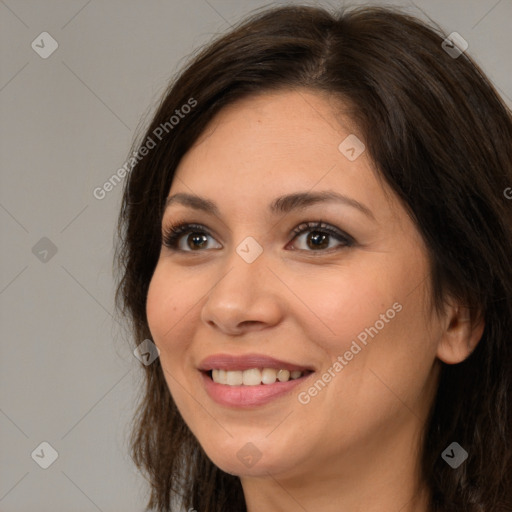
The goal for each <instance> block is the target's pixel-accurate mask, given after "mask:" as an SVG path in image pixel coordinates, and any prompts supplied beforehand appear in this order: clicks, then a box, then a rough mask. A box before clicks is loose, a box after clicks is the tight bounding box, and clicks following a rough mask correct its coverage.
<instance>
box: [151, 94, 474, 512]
mask: <svg viewBox="0 0 512 512" xmlns="http://www.w3.org/2000/svg"><path fill="white" fill-rule="evenodd" d="M351 133H355V134H356V135H358V136H359V138H362V136H361V135H360V134H358V131H357V128H355V127H354V125H353V124H352V123H351V122H350V119H349V118H348V116H347V115H345V114H344V113H343V105H342V104H339V103H337V102H335V101H334V100H333V99H332V98H330V97H328V96H326V95H324V94H320V93H317V92H313V91H308V90H296V91H290V90H285V91H279V92H273V93H266V94H261V95H258V96H256V97H254V96H253V97H251V98H247V99H244V100H241V101H239V102H237V103H236V104H233V105H230V106H228V107H225V108H224V109H223V110H222V111H221V112H220V113H219V114H218V115H217V116H216V117H215V118H214V119H213V121H212V122H211V123H210V125H209V127H208V128H207V130H206V131H205V133H203V135H202V136H201V137H200V138H199V140H198V141H197V142H196V144H195V145H194V146H193V147H192V148H191V150H190V151H189V152H188V153H187V154H186V155H185V156H184V158H183V159H182V161H181V162H180V165H179V167H178V169H177V172H176V175H175V179H174V180H173V183H172V186H171V189H170V191H169V196H172V195H174V194H176V193H180V192H183V193H189V194H195V195H199V196H202V197H204V198H207V199H209V200H210V201H212V202H214V203H215V204H216V205H217V207H218V209H219V214H218V215H212V214H210V213H206V212H203V211H199V210H195V209H193V208H191V207H190V206H185V205H182V204H178V203H176V202H175V203H173V204H171V205H169V207H168V208H167V209H166V211H165V214H164V217H163V221H162V227H163V229H164V230H165V228H166V227H167V226H169V224H170V223H172V222H177V221H180V222H181V221H184V222H193V223H196V224H200V225H202V226H204V227H205V228H207V230H208V232H209V233H210V234H209V235H208V236H207V237H206V241H207V243H206V245H203V246H200V247H199V248H197V243H196V244H195V245H194V240H193V238H192V237H190V236H188V235H189V234H187V233H185V234H184V235H182V238H181V241H180V244H181V245H180V247H182V249H183V251H182V252H179V251H175V250H172V249H170V248H168V247H165V246H163V247H162V250H161V254H160V258H159V261H158V264H157V267H156V270H155V273H154V275H153V278H152V281H151V284H150V288H149V293H148V297H147V316H148V322H149V326H150V329H151V333H152V335H153V339H154V342H155V344H156V345H157V347H158V348H159V350H160V359H161V363H162V367H163V369H164V374H165V378H166V382H167V384H168V386H169V389H170V392H171V394H172V396H173V398H174V400H175V402H176V404H177V406H178V408H179V410H180V412H181V414H182V416H183V418H184V420H185V421H186V423H187V424H188V426H189V427H190V429H191V430H192V432H193V433H194V435H195V436H196V437H197V439H198V441H199V442H200V444H201V445H202V447H203V448H204V450H205V451H206V453H207V455H208V456H209V457H210V458H211V460H212V461H213V462H214V463H215V464H216V465H217V466H219V467H220V468H221V469H223V470H224V471H226V472H229V473H231V474H235V475H238V476H240V478H241V482H242V486H243V489H244V494H245V497H246V502H247V507H248V510H249V512H256V511H258V510H269V511H289V510H291V509H292V507H293V509H294V510H307V511H313V510H322V511H323V512H329V511H337V512H339V511H343V512H356V511H363V510H364V511H366V512H373V511H375V512H377V511H378V512H383V511H384V512H387V511H389V512H391V511H398V510H400V511H401V512H408V511H411V512H412V511H415V512H423V511H427V510H428V508H427V505H426V503H427V498H428V491H427V489H426V488H425V485H424V483H423V482H422V480H421V476H420V472H419V469H418V468H419V457H420V452H419V447H420V443H421V441H420V437H421V435H422V432H423V429H424V423H425V419H426V417H427V414H428V411H429V409H430V407H431V405H432V402H433V397H434V394H435V390H436V386H437V380H438V374H439V367H440V364H439V360H443V361H445V362H448V363H456V362H459V361H462V360H463V359H464V358H465V357H467V356H468V355H469V353H470V352H471V351H472V350H473V349H474V346H475V345H476V343H477V342H478V340H479V339H480V336H481V334H482V330H483V325H476V326H472V325H470V324H469V322H468V321H467V310H466V309H465V308H463V307H462V306H461V305H459V304H456V303H454V302H452V303H449V304H447V306H446V310H445V312H444V314H442V315H436V314H434V313H432V312H431V311H430V309H429V307H428V306H427V304H429V302H428V300H429V298H430V293H431V291H430V288H429V279H428V278H429V262H428V258H427V250H426V247H425V245H424V242H423V240H422V238H421V236H420V234H419V232H418V230H417V229H416V227H415V226H414V224H413V223H412V221H411V219H410V218H409V217H408V215H407V214H406V212H405V209H404V208H403V207H402V205H401V204H400V203H399V201H398V199H397V197H396V195H395V194H394V193H393V192H392V191H391V189H390V188H388V187H387V186H386V185H385V184H384V183H383V182H382V181H381V180H380V179H379V178H378V177H377V174H376V172H375V171H374V170H373V167H372V162H371V160H370V158H369V156H368V153H367V152H366V151H364V152H363V153H362V154H361V155H360V156H359V157H358V158H357V159H356V160H354V161H350V160H349V159H348V158H346V156H345V155H344V154H342V153H341V152H340V151H339V150H338V145H339V144H340V142H341V141H343V140H344V139H345V138H346V137H347V136H348V135H349V134H351ZM327 190H330V191H335V192H338V193H340V194H344V195H346V196H348V197H350V198H352V199H354V200H356V201H358V202H360V203H362V204H363V205H365V206H366V207H367V208H369V209H370V210H371V212H372V215H373V217H374V218H370V217H369V216H367V215H365V214H364V213H362V212H361V211H359V210H358V209H356V208H354V207H351V206H349V205H346V204H342V203H337V202H332V201H331V202H323V203H318V204H314V205H310V206H308V207H306V208H303V209H301V210H292V211H290V212H287V213H286V214H283V213H278V214H271V213H269V211H268V205H269V204H270V203H271V202H272V201H273V200H274V199H275V198H276V197H277V196H281V195H285V194H291V193H295V192H310V191H311V192H319V191H327ZM309 221H311V222H314V221H323V222H325V223H326V224H328V225H330V226H333V227H336V228H338V229H340V230H342V231H344V232H346V233H348V234H349V235H350V236H351V237H352V238H353V239H354V240H355V242H354V245H353V246H345V245H343V243H342V242H339V241H338V240H336V238H334V237H332V236H331V237H330V238H328V239H327V240H328V242H326V244H327V243H328V247H327V248H321V249H317V248H316V246H315V245H314V244H312V243H311V240H310V241H309V243H308V237H309V238H310V239H311V236H312V235H314V233H315V232H316V231H318V229H317V228H312V229H309V230H308V231H306V232H304V233H303V234H301V235H298V236H297V237H296V238H294V237H295V235H294V234H290V233H291V231H292V230H293V229H294V228H295V227H297V226H298V225H300V224H301V223H303V222H309ZM192 231H194V230H192ZM196 236H197V235H196ZM248 236H252V237H253V238H254V239H255V240H256V241H257V242H258V243H259V244H260V246H261V247H262V248H263V253H262V254H261V255H260V256H259V257H258V258H257V259H256V260H255V261H254V262H253V263H250V264H249V263H247V262H245V261H244V260H243V259H242V258H241V257H240V256H239V255H238V254H237V252H236V248H237V246H238V245H239V244H240V243H241V242H242V241H243V240H244V239H245V238H246V237H248ZM187 237H188V238H187ZM200 241H203V240H202V239H201V240H200ZM186 251H188V252H186ZM395 303H398V304H399V305H401V306H402V309H401V311H400V312H397V313H396V315H395V316H394V318H393V319H391V320H389V321H388V322H385V326H384V327H383V328H382V329H380V330H379V332H378V334H377V335H376V336H375V337H374V338H369V339H368V342H367V345H366V346H363V347H362V349H361V351H360V352H358V353H357V354H356V355H355V356H354V357H353V359H352V360H351V361H349V362H348V364H347V365H346V366H344V367H343V370H342V371H339V372H337V373H336V372H334V373H335V377H333V378H332V379H331V381H330V382H329V383H328V385H326V386H325V387H324V388H323V389H322V390H321V391H320V392H318V393H317V395H316V396H314V397H311V400H310V401H309V403H307V404H303V403H300V402H299V400H298V397H297V395H298V393H300V392H301V391H302V392H304V391H306V392H307V390H308V389H309V388H310V387H311V386H312V385H313V384H314V382H315V381H316V380H318V378H320V377H321V376H322V374H323V373H324V372H325V371H327V369H328V368H330V367H331V368H332V366H333V363H334V361H336V360H337V358H338V356H340V355H341V356H343V354H344V353H345V352H346V351H347V350H349V348H350V346H351V344H352V341H353V340H355V339H356V337H357V335H358V334H359V333H361V332H362V331H364V330H365V328H368V327H370V326H374V325H375V324H376V321H377V320H379V319H381V318H382V317H381V315H382V314H385V313H386V311H387V310H388V309H390V308H392V306H393V304H395ZM360 345H361V344H360ZM217 353H228V354H236V355H242V354H248V353H259V354H265V355H269V356H271V357H274V358H276V359H282V360H285V361H289V362H292V363H296V364H299V365H302V366H308V367H313V368H314V369H315V374H314V376H313V377H311V378H308V379H307V380H306V381H304V382H303V383H301V384H300V385H299V387H298V388H296V389H295V390H293V391H292V392H291V393H289V394H288V395H286V396H283V397H280V398H278V399H275V400H274V401H272V402H270V403H268V404H266V405H263V406H259V407H254V408H252V409H245V410H241V409H236V408H230V407H226V406H221V405H218V404H217V403H215V402H214V401H212V399H211V398H210V397H209V395H208V394H207V393H206V391H205V389H204V386H203V383H202V378H201V374H200V373H199V371H198V370H197V367H198V365H199V363H200V362H201V360H203V359H204V358H205V357H207V356H209V355H212V354H217ZM248 442H251V443H253V444H254V445H255V446H256V448H257V450H258V451H259V453H260V454H261V458H260V459H259V460H258V461H257V463H256V464H254V465H253V466H252V467H246V466H245V465H244V464H243V463H242V462H241V461H240V460H239V459H238V457H237V452H238V451H239V450H240V449H241V448H242V447H244V446H245V445H246V443H248Z"/></svg>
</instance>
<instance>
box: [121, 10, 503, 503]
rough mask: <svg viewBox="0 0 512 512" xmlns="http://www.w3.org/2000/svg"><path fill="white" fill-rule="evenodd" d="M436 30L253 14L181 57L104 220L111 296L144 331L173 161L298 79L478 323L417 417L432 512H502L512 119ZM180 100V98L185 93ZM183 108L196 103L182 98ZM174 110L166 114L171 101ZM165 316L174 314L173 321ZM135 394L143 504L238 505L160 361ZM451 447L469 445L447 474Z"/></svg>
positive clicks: (438, 278)
mask: <svg viewBox="0 0 512 512" xmlns="http://www.w3.org/2000/svg"><path fill="white" fill-rule="evenodd" d="M444 37H445V36H444V35H443V34H442V33H441V32H440V30H439V29H437V28H431V27H429V26H428V25H426V24H425V23H423V22H421V21H419V20H418V19H416V18H414V17H410V16H408V15H406V14H404V13H403V12H400V11H397V10H396V9H389V8H381V7H365V8H357V9H348V10H347V9H345V10H343V11H341V12H338V13H336V14H331V13H329V12H328V11H326V10H323V9H320V8H312V7H299V6H293V7H280V8H273V9H270V10H268V9H267V10H265V11H264V12H263V13H259V14H257V15H253V16H252V17H251V18H249V19H248V20H246V21H244V22H243V23H241V24H239V25H238V26H237V27H235V28H234V29H233V30H231V31H230V32H229V33H228V34H227V35H224V36H223V37H220V38H219V39H217V40H216V41H214V42H213V43H212V44H210V45H208V46H207V47H206V48H205V49H204V50H202V51H201V53H199V54H198V55H196V56H195V58H194V59H193V61H192V62H191V63H190V64H189V65H188V66H187V67H186V69H185V70H184V71H183V72H182V73H181V74H180V75H179V77H178V78H177V79H176V80H174V81H173V83H172V84H171V86H170V87H169V89H168V91H166V93H165V95H164V98H163V100H162V102H161V104H160V105H159V107H158V109H157V112H156V114H155V115H154V118H153V120H152V121H151V124H150V126H149V128H148V129H147V132H146V134H145V136H144V139H143V140H142V141H141V142H140V143H139V144H140V145H141V146H142V145H143V144H146V143H147V141H148V140H149V139H152V140H155V130H157V132H156V133H159V134H161V132H162V130H161V129H160V131H158V128H159V127H161V126H163V125H164V123H167V125H166V126H167V129H166V130H165V133H164V136H162V137H161V141H158V143H157V144H156V147H154V148H153V149H151V150H150V151H149V153H148V154H147V155H146V156H144V157H143V158H141V159H138V160H137V163H136V165H135V167H134V168H133V170H132V171H131V172H130V174H129V176H128V178H127V182H126V184H125V190H124V196H123V204H122V209H121V213H120V217H119V237H120V239H119V244H118V247H117V259H116V261H117V263H118V269H117V270H118V272H119V287H118V290H117V296H116V300H117V305H118V308H119V311H120V312H121V313H122V314H126V315H127V316H128V317H129V318H130V319H131V321H132V329H133V334H134V343H135V344H138V343H140V342H141V341H142V340H144V339H145V338H151V332H150V330H149V327H148V322H147V319H146V295H147V291H148V286H149V283H150V280H151V277H152V274H153V271H154V269H155V266H156V263H157V260H158V257H159V251H160V247H161V220H162V214H163V206H164V202H165V199H166V196H167V194H168V192H169V189H170V186H171V182H172V180H173V176H174V172H175V169H176V167H177V166H178V164H179V162H180V159H181V158H182V157H183V155H184V154H185V153H186V152H187V150H188V149H189V148H190V147H191V145H192V144H193V143H194V142H195V141H196V140H197V138H198V136H199V135H200V134H201V133H202V132H203V130H204V129H205V127H206V125H207V123H208V122H209V121H210V120H211V119H212V118H213V116H214V115H215V114H216V113H217V112H219V110H220V109H222V108H223V107H224V106H226V105H228V104H231V103H233V102H234V101H236V100H238V99H241V98H244V97H248V96H250V95H253V94H257V93H260V92H265V91H271V90H277V89H293V88H303V87H305V88H308V89H311V90H316V91H322V92H327V93H329V94H332V95H334V96H335V97H337V98H339V99H340V100H342V102H343V104H344V105H347V106H348V107H349V108H350V112H351V119H352V120H353V121H354V122H355V123H356V124H357V126H358V129H359V130H360V133H361V134H362V137H363V139H364V142H365V144H366V147H367V150H368V152H369V154H370V156H371V159H372V161H373V162H374V164H375V167H376V169H377V170H378V173H379V175H380V176H381V177H382V178H383V179H384V180H385V181H386V182H387V183H388V184H389V186H390V187H391V188H392V190H393V191H394V192H395V193H396V194H397V196H398V197H399V199H400V200H401V202H402V204H403V206H404V207H405V208H406V210H407V211H408V213H409V214H410V216H411V218H412V219H413V220H414V222H415V224H416V226H417V229H418V230H419V232H420V233H421V235H422V237H423V239H424V240H425V243H426V245H427V247H428V251H429V258H430V262H431V285H432V290H433V294H432V295H433V297H432V300H433V305H435V307H436V308H437V310H438V311H441V309H442V306H443V304H444V301H445V300H446V298H447V297H448V296H449V295H450V296H451V297H455V298H457V299H459V300H461V301H462V302H463V304H466V305H467V306H468V307H469V308H471V309H470V310H471V311H472V318H473V319H475V318H476V317H477V316H478V315H479V314H482V315H484V318H485V330H484V334H483V336H482V338H481V341H480V343H479V344H478V346H477V348H476V349H475V350H474V352H473V353H472V354H471V355H470V356H469V357H468V358H467V359H466V360H465V361H464V362H462V363H460V364H456V365H446V364H444V363H443V364H442V370H441V374H440V380H439V387H438V391H437V395H436V399H435V403H434V404H433V407H432V411H431V415H430V417H429V419H428V422H427V423H426V425H425V435H424V446H423V447H422V452H421V457H422V470H423V478H424V479H425V481H426V483H427V484H428V486H429V489H430V491H431V496H432V503H431V509H432V510H434V511H442V512H461V511H464V512H477V511H478V512H481V511H485V512H505V511H508V512H510V511H511V510H512V482H511V478H512V406H511V399H512V265H511V262H512V201H511V200H507V198H506V197H505V193H504V191H505V190H507V189H508V187H510V186H512V118H511V113H510V111H509V110H508V108H507V107H506V106H505V104H504V103H503V102H502V101H501V100H500V98H499V96H498V94H497V93H496V91H495V89H494V88H493V87H492V85H491V84H490V82H489V80H488V79H486V77H485V76H484V74H483V72H482V71H481V70H480V68H479V67H478V66H477V65H476V64H475V63H474V62H473V60H472V59H471V58H470V57H469V56H468V55H467V54H465V53H464V54H462V55H460V56H458V57H457V58H453V55H449V54H448V53H447V52H446V51H445V49H443V47H442V41H443V39H444ZM191 100H192V101H191ZM195 102H196V103H195ZM185 104H189V105H192V104H194V105H195V106H194V108H191V109H184V111H185V110H187V112H188V113H187V114H186V115H183V116H180V119H179V122H177V123H175V122H174V121H173V123H172V126H171V124H170V123H169V120H170V118H171V116H173V115H175V112H176V110H177V109H178V110H179V109H180V108H181V107H182V106H183V105H185ZM177 320H178V319H177ZM143 370H144V372H145V391H144V396H143V399H142V400H141V403H140V406H139V408H138V412H137V415H136V418H135V420H134V425H133V436H132V457H133V459H134V461H135V463H136V465H137V466H138V467H139V469H142V470H144V474H145V475H147V478H148V480H149V482H150V484H151V497H150V502H149V505H148V506H149V507H154V508H155V509H156V510H158V511H164V510H178V507H177V505H173V504H172V503H176V502H177V501H181V502H182V504H183V505H184V506H185V508H189V507H194V508H195V509H197V510H199V511H200V512H214V511H215V512H220V511H222V512H230V511H233V512H241V511H244V510H246V507H245V502H244V496H243V492H242V487H241V484H240V480H239V478H238V477H236V476H233V475H230V474H227V473H225V472H223V471H222V470H220V469H219V468H217V467H216V466H215V465H214V464H213V463H212V462H211V461H210V460H209V459H208V457H207V456H206V455H205V453H204V451H203V450H202V448H201V446H200V445H199V443H198V441H197V439H196V438H195V437H194V436H193V435H192V434H191V432H190V430H189V428H188V427H187V425H186V424H185V423H184V421H183V419H182V417H181V415H180V413H179V412H178V410H177V408H176V405H175V404H174V402H173V399H172V397H171V395H170V393H169V390H168V387H167V385H166V382H165V379H164V376H163V373H162V368H161V365H160V362H159V360H157V361H156V362H155V363H154V364H152V365H149V366H146V367H143ZM453 441H456V442H458V443H459V444H460V445H461V446H462V447H464V448H465V449H466V451H468V453H469V457H468V459H467V460H466V461H465V462H464V463H463V464H462V465H461V466H459V467H458V468H457V469H452V468H451V467H450V466H449V465H448V464H446V463H445V462H444V460H442V458H441V453H442V452H443V450H444V449H445V448H446V447H447V446H448V445H450V444H451V443H452V442H453Z"/></svg>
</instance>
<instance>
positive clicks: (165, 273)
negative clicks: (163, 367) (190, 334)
mask: <svg viewBox="0 0 512 512" xmlns="http://www.w3.org/2000/svg"><path fill="white" fill-rule="evenodd" d="M189 290H197V288H196V287H194V286H190V283H189V282H188V281H187V283H186V285H185V282H184V280H183V279H182V278H180V276H179V275H176V274H175V273H171V272H170V271H169V269H168V268H166V265H165V264H161V263H159V264H158V265H157V267H156V269H155V272H154V274H153V277H152V279H151V282H150V285H149V290H148V295H147V300H146V315H147V319H148V325H149V329H150V331H151V334H152V336H153V341H154V343H155V344H156V345H157V347H158V348H159V349H160V352H161V358H162V360H163V361H165V354H168V353H169V352H170V351H171V350H172V352H173V353H174V354H175V353H176V351H179V350H180V341H181V340H184V339H186V336H184V334H186V333H184V330H186V328H187V325H190V323H187V322H186V321H184V320H186V318H187V315H190V314H192V313H193V306H194V304H195V303H197V301H198V299H199V297H200V290H198V291H197V292H196V293H195V294H194V293H190V292H189Z"/></svg>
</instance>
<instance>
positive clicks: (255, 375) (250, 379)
mask: <svg viewBox="0 0 512 512" xmlns="http://www.w3.org/2000/svg"><path fill="white" fill-rule="evenodd" d="M242 381H243V383H244V386H259V385H260V384H261V372H260V371H259V370H258V369H257V368H253V369H251V370H245V372H242Z"/></svg>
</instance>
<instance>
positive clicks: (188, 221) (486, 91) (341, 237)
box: [118, 7, 512, 512]
mask: <svg viewBox="0 0 512 512" xmlns="http://www.w3.org/2000/svg"><path fill="white" fill-rule="evenodd" d="M460 41H461V40H460V38H459V39H457V38H456V37H455V38H453V37H452V38H451V39H445V38H444V36H442V35H440V34H439V33H437V32H436V31H435V30H434V29H432V28H429V27H427V26H426V25H424V24H423V23H422V22H420V21H418V20H416V19H414V18H411V17H408V16H406V15H404V14H401V13H400V12H397V11H395V10H390V9H384V8H362V9H356V10H351V11H346V12H343V13H339V14H330V13H328V12H326V11H324V10H321V9H317V8H311V7H282V8H277V9H271V10H267V11H265V12H263V13H261V14H259V15H257V16H254V17H252V18H250V19H248V20H246V21H245V22H243V23H242V24H240V25H239V26H237V27H236V28H234V29H233V30H232V31H231V32H230V33H228V34H227V35H225V36H223V37H221V38H219V39H218V40H217V41H215V42H214V43H212V44H211V45H209V46H208V47H207V48H206V49H204V50H203V51H202V53H200V54H199V55H198V56H196V57H195V59H194V60H193V61H192V62H191V63H190V64H189V65H188V66H187V68H186V69H185V70H184V71H183V72H182V73H181V75H180V76H179V77H178V79H177V80H176V81H175V82H174V83H173V84H171V86H170V88H169V90H168V91H167V93H166V94H165V97H164V99H163V101H162V103H161V105H160V107H159V109H158V111H157V113H156V114H155V116H154V119H153V120H152V122H151V125H150V126H149V128H148V130H147V132H146V135H145V137H144V140H143V141H141V143H140V148H141V149H140V155H141V156H140V158H137V161H136V164H135V166H134V168H133V170H132V171H131V173H130V175H129V177H128V179H127V183H126V188H125V191H124V200H123V206H122V211H121V214H120V219H119V228H120V236H121V243H120V245H119V248H118V262H119V265H120V272H121V276H120V283H119V288H118V300H119V305H120V307H121V309H122V311H124V312H125V313H126V314H127V315H128V316H129V317H130V318H131V320H132V324H133V332H134V338H135V343H136V344H139V343H140V342H141V341H142V340H144V339H150V340H152V341H153V342H154V344H155V345H156V347H157V348H158V350H159V358H157V359H156V360H155V361H154V362H152V363H151V364H146V365H145V366H144V371H145V378H146V380H145V382H146V388H145V395H144V397H143V400H142V402H141V405H140V407H139V410H138V415H137V418H136V422H135V424H134V430H133V439H132V443H133V444H132V448H133V458H134V461H135V463H136V464H137V465H138V467H139V468H140V469H143V470H144V471H145V472H146V474H147V476H148V479H149V482H150V484H151V498H150V502H149V505H148V506H149V507H154V508H155V509H156V510H159V511H163V510H181V508H180V507H184V508H185V509H188V510H190V509H194V510H198V511H201V512H204V511H219V512H220V511H223V512H226V511H236V512H239V511H243V510H248V511H250V512H255V511H260V510H265V511H285V510H307V511H318V510H322V511H323V512H328V511H331V510H332V511H334V510H336V511H340V510H343V511H344V512H354V511H356V510H357V511H359V510H365V511H366V512H373V511H379V512H388V511H398V510H400V511H401V512H409V511H411V512H412V511H415V512H426V511H442V512H455V511H457V512H460V511H465V512H476V511H486V512H491V511H493V512H494V511H501V512H504V511H506V510H507V511H510V510H512V490H511V487H512V483H511V475H512V470H511V464H512V463H511V461H512V458H511V454H512V447H511V439H512V412H511V411H512V408H511V396H512V394H511V393H512V383H511V379H512V340H511V332H512V269H511V265H510V261H511V260H512V233H511V231H512V227H511V226H512V202H511V201H510V200H508V199H507V194H506V190H507V189H508V187H510V186H511V184H512V121H511V115H510V112H509V111H508V109H507V108H506V106H505V105H504V104H503V102H502V101H501V100H500V99H499V97H498V95H497V94H496V92H495V90H494V89H493V87H492V86H491V84H490V83H489V81H488V80H487V79H486V78H485V77H484V75H483V73H482V72H481V71H480V70H479V68H478V67H477V66H476V65H475V64H474V62H473V61H472V60H471V59H470V58H469V57H468V56H467V55H466V54H465V53H464V47H463V46H462V45H461V43H460ZM144 148H145V149H144ZM148 148H149V149H148ZM146 343H148V342H146ZM151 359H152V358H151Z"/></svg>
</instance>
